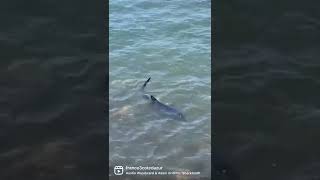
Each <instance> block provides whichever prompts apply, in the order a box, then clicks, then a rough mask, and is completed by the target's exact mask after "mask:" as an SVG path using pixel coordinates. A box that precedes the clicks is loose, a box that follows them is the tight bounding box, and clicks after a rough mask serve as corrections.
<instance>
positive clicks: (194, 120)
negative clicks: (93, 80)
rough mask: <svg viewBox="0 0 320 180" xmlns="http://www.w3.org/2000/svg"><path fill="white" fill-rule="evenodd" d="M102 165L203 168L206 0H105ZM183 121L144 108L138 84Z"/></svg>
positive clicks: (206, 158)
mask: <svg viewBox="0 0 320 180" xmlns="http://www.w3.org/2000/svg"><path fill="white" fill-rule="evenodd" d="M109 26H110V27H109V46H110V52H109V58H110V59H109V143H110V148H109V155H110V160H109V165H110V166H114V165H128V166H129V165H137V166H139V165H159V166H160V165H161V166H163V167H164V168H166V169H170V170H181V169H188V170H191V171H200V172H201V175H202V176H204V177H208V176H209V175H210V158H211V148H210V146H211V135H210V134H211V129H210V127H211V89H210V88H211V78H210V73H211V69H210V64H211V58H210V53H211V50H210V48H211V47H210V39H211V37H210V36H211V35H210V26H211V24H210V1H162V0H161V1H160V0H158V1H145V0H139V1H120V0H111V1H110V23H109ZM148 77H151V81H150V82H149V83H148V85H147V87H146V91H147V92H149V93H150V94H152V95H154V96H155V97H156V98H157V99H158V100H159V101H161V102H163V103H165V104H168V105H171V106H173V107H175V108H177V109H179V110H180V111H181V112H182V113H183V114H184V116H185V117H186V119H187V122H181V121H176V120H172V119H170V118H167V117H163V116H161V115H159V114H157V113H156V112H155V111H154V110H153V109H151V108H150V106H149V105H150V104H148V103H149V102H148V101H145V100H144V99H143V98H142V97H141V94H139V93H138V92H139V89H140V87H141V86H142V84H143V83H144V81H145V80H147V78H148Z"/></svg>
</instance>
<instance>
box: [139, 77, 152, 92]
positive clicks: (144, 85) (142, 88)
mask: <svg viewBox="0 0 320 180" xmlns="http://www.w3.org/2000/svg"><path fill="white" fill-rule="evenodd" d="M150 79H151V77H149V78H148V80H146V82H144V84H143V86H142V87H141V90H142V91H143V90H144V88H145V87H146V85H147V84H148V82H149V81H150Z"/></svg>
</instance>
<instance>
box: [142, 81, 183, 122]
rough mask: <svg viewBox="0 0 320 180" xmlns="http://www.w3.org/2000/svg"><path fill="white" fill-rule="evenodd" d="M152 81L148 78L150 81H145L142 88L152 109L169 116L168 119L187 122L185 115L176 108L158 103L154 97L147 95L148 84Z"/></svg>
mask: <svg viewBox="0 0 320 180" xmlns="http://www.w3.org/2000/svg"><path fill="white" fill-rule="evenodd" d="M150 79H151V78H148V80H147V81H145V83H144V84H143V86H142V87H141V91H142V92H143V95H142V97H143V98H145V99H147V100H150V104H151V106H152V108H154V109H155V110H157V111H158V112H160V113H161V114H163V115H167V116H168V117H171V118H173V119H177V120H182V121H186V119H185V117H184V115H183V114H182V113H181V112H180V111H179V110H177V109H176V108H174V107H171V106H168V105H166V104H163V103H162V102H160V101H158V100H157V99H156V98H155V97H154V96H153V95H150V94H147V93H145V91H144V89H145V87H146V85H147V83H148V82H149V81H150Z"/></svg>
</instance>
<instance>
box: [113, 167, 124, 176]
mask: <svg viewBox="0 0 320 180" xmlns="http://www.w3.org/2000/svg"><path fill="white" fill-rule="evenodd" d="M114 174H115V175H122V174H123V166H115V167H114Z"/></svg>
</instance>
